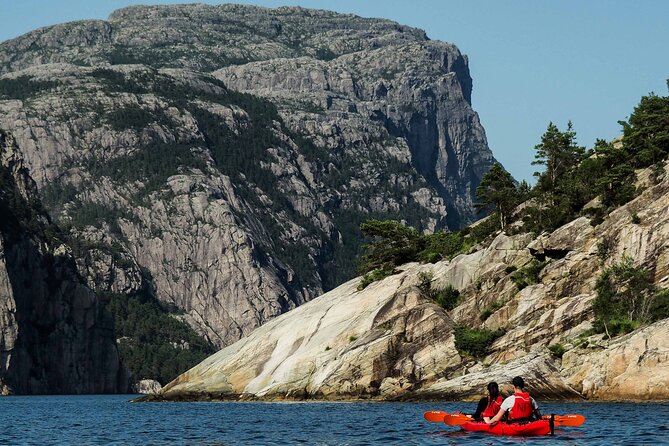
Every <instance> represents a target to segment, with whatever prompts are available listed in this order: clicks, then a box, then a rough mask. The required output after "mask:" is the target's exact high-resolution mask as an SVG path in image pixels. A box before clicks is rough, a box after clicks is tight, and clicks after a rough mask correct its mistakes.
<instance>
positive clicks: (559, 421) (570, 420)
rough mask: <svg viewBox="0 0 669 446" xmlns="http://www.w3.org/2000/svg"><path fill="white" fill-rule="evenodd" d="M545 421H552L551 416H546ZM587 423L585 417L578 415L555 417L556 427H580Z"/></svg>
mask: <svg viewBox="0 0 669 446" xmlns="http://www.w3.org/2000/svg"><path fill="white" fill-rule="evenodd" d="M543 418H544V420H550V419H551V416H550V415H544V417H543ZM583 423H585V417H584V416H583V415H579V414H576V413H570V414H568V415H555V425H556V426H580V425H581V424H583Z"/></svg>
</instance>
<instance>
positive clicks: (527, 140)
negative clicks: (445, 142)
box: [0, 0, 669, 180]
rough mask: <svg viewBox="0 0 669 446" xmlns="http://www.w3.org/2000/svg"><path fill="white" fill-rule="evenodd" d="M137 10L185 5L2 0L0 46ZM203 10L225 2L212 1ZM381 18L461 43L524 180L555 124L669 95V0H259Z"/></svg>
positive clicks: (483, 106)
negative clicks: (51, 28) (43, 30)
mask: <svg viewBox="0 0 669 446" xmlns="http://www.w3.org/2000/svg"><path fill="white" fill-rule="evenodd" d="M137 3H151V4H158V3H184V2H183V1H149V0H147V1H145V2H138V1H132V0H59V1H51V0H41V1H40V0H20V1H15V0H0V7H1V8H2V9H1V10H2V18H3V23H2V27H0V41H1V40H6V39H9V38H12V37H16V36H18V35H20V34H23V33H25V32H28V31H30V30H32V29H35V28H38V27H41V26H47V25H51V24H55V23H61V22H66V21H72V20H79V19H90V18H99V19H105V18H106V17H107V16H108V15H109V13H110V12H111V11H113V10H114V9H117V8H120V7H122V6H126V5H129V4H137ZM204 3H219V2H210V1H205V2H204ZM238 3H252V4H257V5H263V6H269V7H275V6H282V5H300V6H304V7H309V8H320V9H330V10H335V11H340V12H348V13H354V14H358V15H361V16H365V17H384V18H388V19H392V20H396V21H398V22H400V23H402V24H406V25H411V26H416V27H419V28H422V29H424V30H426V31H427V34H428V36H429V37H430V38H431V39H438V40H446V41H449V42H453V43H455V44H456V45H457V46H458V47H459V48H460V50H461V51H462V52H464V53H465V54H467V55H468V56H469V63H470V69H471V73H472V77H473V79H474V92H473V97H472V102H473V106H474V109H475V110H476V111H478V112H479V114H480V116H481V121H482V122H483V126H484V127H485V129H486V133H487V135H488V143H489V145H490V148H491V149H492V150H493V153H494V154H495V156H496V157H497V159H499V160H500V161H501V162H502V164H503V165H504V166H505V167H506V168H507V169H508V170H509V171H510V172H511V173H512V174H513V175H514V177H516V178H517V179H519V180H520V179H527V180H531V179H532V172H533V171H534V167H533V166H531V165H530V163H531V161H532V160H533V157H534V145H535V144H537V143H538V141H539V139H540V137H541V135H542V133H543V132H544V131H545V129H546V126H547V125H548V122H549V121H553V122H555V123H556V124H558V126H559V127H560V128H564V127H565V126H566V123H567V121H568V120H570V119H571V120H572V121H573V123H574V128H575V130H576V132H577V135H578V140H579V143H581V144H582V145H586V146H588V147H591V146H592V144H593V142H594V141H595V139H596V138H606V139H610V138H613V137H615V136H617V135H618V134H619V133H620V126H619V125H618V124H617V121H618V120H621V119H626V118H627V116H629V114H630V112H631V111H632V110H633V107H634V106H635V105H636V104H637V103H638V101H639V98H640V97H641V96H642V95H644V94H647V93H649V92H651V91H654V92H655V93H657V94H661V95H666V94H667V86H666V79H667V78H669V57H668V56H667V48H668V47H669V1H665V0H654V1H653V0H638V1H628V0H625V1H623V0H543V1H539V0H504V1H502V0H460V1H453V0H423V1H420V0H414V1H408V0H365V1H363V0H337V1H325V0H283V1H275V0H255V1H239V2H238Z"/></svg>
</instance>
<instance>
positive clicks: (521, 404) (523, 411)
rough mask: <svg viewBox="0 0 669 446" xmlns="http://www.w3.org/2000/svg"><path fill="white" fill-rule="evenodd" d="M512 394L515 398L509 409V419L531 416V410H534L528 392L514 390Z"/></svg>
mask: <svg viewBox="0 0 669 446" xmlns="http://www.w3.org/2000/svg"><path fill="white" fill-rule="evenodd" d="M514 396H515V397H516V398H515V399H514V401H513V407H512V408H511V410H510V411H509V421H511V420H518V419H522V418H530V417H531V416H532V412H534V408H533V407H532V400H531V399H530V394H529V393H527V392H525V393H519V392H516V393H515V394H514Z"/></svg>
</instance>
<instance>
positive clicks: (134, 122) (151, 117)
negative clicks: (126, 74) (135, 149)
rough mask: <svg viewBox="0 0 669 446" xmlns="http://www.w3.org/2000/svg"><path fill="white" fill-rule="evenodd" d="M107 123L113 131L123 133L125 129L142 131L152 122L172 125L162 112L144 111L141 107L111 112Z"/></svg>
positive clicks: (134, 106) (132, 106) (130, 106)
mask: <svg viewBox="0 0 669 446" xmlns="http://www.w3.org/2000/svg"><path fill="white" fill-rule="evenodd" d="M105 118H106V121H107V122H108V123H109V125H111V127H112V129H114V130H116V131H122V130H125V129H134V130H142V129H143V128H144V127H146V126H147V125H149V124H151V123H152V122H158V123H160V124H163V125H170V120H169V119H168V118H167V117H166V116H165V115H164V114H163V113H162V112H161V111H148V110H144V109H143V108H142V107H140V106H139V105H129V106H127V107H123V108H118V109H116V110H113V111H111V112H109V113H108V114H107V115H106V116H105Z"/></svg>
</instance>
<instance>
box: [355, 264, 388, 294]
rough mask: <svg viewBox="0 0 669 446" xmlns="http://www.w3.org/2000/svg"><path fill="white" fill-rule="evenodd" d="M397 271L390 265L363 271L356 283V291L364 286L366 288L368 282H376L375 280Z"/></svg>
mask: <svg viewBox="0 0 669 446" xmlns="http://www.w3.org/2000/svg"><path fill="white" fill-rule="evenodd" d="M396 273H397V271H396V270H395V268H392V267H390V266H383V267H380V268H376V269H373V270H371V271H369V272H367V273H365V275H364V276H362V279H361V280H360V284H358V291H362V290H364V289H365V288H367V287H368V286H369V285H370V284H372V283H374V282H376V281H377V280H381V279H384V278H386V277H388V276H392V275H393V274H396Z"/></svg>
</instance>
